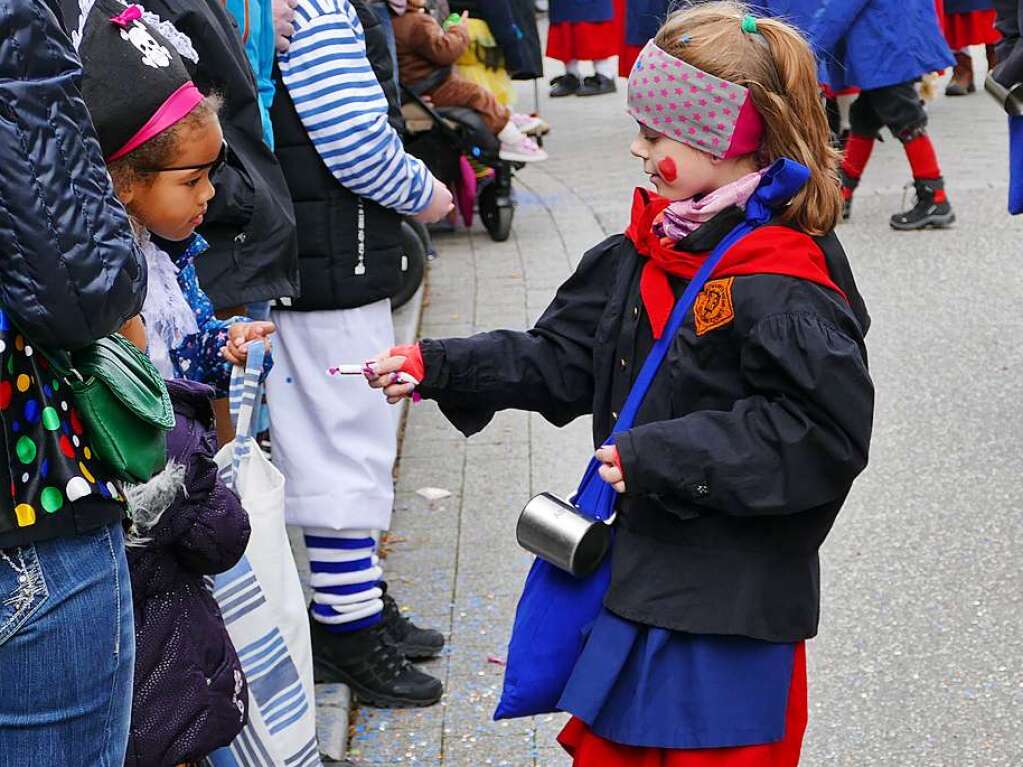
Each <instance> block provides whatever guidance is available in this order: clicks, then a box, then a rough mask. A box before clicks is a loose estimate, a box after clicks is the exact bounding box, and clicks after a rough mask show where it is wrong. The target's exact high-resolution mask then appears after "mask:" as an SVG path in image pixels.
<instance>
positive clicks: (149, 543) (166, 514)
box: [125, 381, 249, 767]
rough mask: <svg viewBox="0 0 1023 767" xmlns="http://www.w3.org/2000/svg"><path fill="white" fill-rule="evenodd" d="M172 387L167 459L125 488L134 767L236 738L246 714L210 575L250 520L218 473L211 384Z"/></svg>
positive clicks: (236, 551) (231, 558)
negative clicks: (207, 581)
mask: <svg viewBox="0 0 1023 767" xmlns="http://www.w3.org/2000/svg"><path fill="white" fill-rule="evenodd" d="M167 389H168V390H169V391H170V395H171V400H172V401H173V403H174V412H175V415H176V416H177V423H176V425H175V427H174V430H173V431H172V432H171V433H170V434H168V436H167V455H168V467H167V469H166V470H165V471H163V472H162V473H161V474H159V475H157V476H156V477H154V478H153V479H151V480H150V481H149V482H147V483H146V484H145V485H138V486H136V487H134V488H131V489H130V490H129V491H128V496H129V503H130V506H131V508H132V512H131V515H132V518H133V520H134V526H133V529H132V531H131V534H130V536H129V546H128V565H129V568H130V570H131V587H132V599H133V601H134V604H135V644H136V650H135V692H134V696H133V699H132V711H131V736H130V741H129V743H128V755H127V759H126V761H125V764H126V765H130V766H131V767H164V766H165V765H166V767H173V765H179V764H181V763H182V762H192V761H195V760H198V759H200V758H202V757H203V756H206V755H208V754H210V753H211V752H213V751H214V750H216V749H217V748H219V747H221V746H225V745H227V744H228V743H230V742H231V741H232V740H233V739H234V737H235V736H236V735H237V734H238V733H239V732H240V731H241V729H242V727H243V726H244V724H245V722H246V720H247V718H248V688H247V686H246V683H245V677H244V675H243V673H242V667H241V664H240V663H239V662H238V656H237V654H236V653H235V649H234V646H233V645H232V644H231V638H230V637H229V636H228V634H227V630H226V629H225V628H224V621H223V619H222V618H221V615H220V610H219V608H218V607H217V603H216V602H215V601H214V600H213V596H212V595H211V594H210V592H209V590H208V589H207V587H206V584H205V582H204V577H203V576H205V575H212V574H214V573H221V572H224V571H225V570H228V569H230V568H231V567H233V566H234V565H235V564H236V563H237V562H238V560H239V559H241V556H242V554H243V553H244V551H245V546H246V544H247V543H248V540H249V519H248V516H247V515H246V513H245V511H244V510H243V509H242V506H241V503H239V501H238V497H237V496H236V495H235V494H234V493H233V492H232V491H231V490H230V489H228V488H227V487H226V486H225V485H224V484H223V483H222V482H221V481H220V480H219V479H217V466H216V464H215V463H214V461H213V456H214V450H215V444H216V442H215V436H214V434H213V432H212V427H213V408H212V404H211V401H212V397H213V390H212V389H210V388H209V387H207V386H203V385H202V384H197V383H191V382H188V381H168V382H167ZM154 519H156V522H155V524H154V523H153V521H152V520H154Z"/></svg>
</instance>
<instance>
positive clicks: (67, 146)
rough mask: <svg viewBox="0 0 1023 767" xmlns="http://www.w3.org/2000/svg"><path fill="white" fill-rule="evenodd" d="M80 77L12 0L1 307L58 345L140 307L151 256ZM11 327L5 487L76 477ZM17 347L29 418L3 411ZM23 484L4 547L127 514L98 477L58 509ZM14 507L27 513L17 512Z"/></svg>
mask: <svg viewBox="0 0 1023 767" xmlns="http://www.w3.org/2000/svg"><path fill="white" fill-rule="evenodd" d="M80 76H81V64H80V62H79V61H78V57H77V55H76V54H75V51H74V47H73V46H72V45H71V41H70V40H69V39H68V36H67V35H66V33H65V31H64V28H63V26H62V23H61V20H60V19H59V18H58V16H56V15H55V14H54V10H53V9H52V8H51V6H50V5H48V4H46V3H43V2H38V1H37V0H6V2H4V4H3V13H2V14H0V158H2V159H0V163H2V166H3V167H2V170H0V309H2V310H3V312H4V313H5V314H6V315H7V316H8V317H9V318H10V319H11V320H13V323H14V326H16V327H17V328H18V329H20V330H21V331H23V332H24V334H25V336H26V337H27V338H28V340H29V342H30V345H31V344H34V345H36V346H37V347H42V348H44V349H49V350H54V351H56V350H59V349H77V348H81V347H83V346H87V345H88V344H90V343H92V342H93V341H96V340H98V339H100V338H102V337H104V336H107V335H109V334H110V333H112V332H114V331H115V330H117V329H118V328H119V327H120V326H121V325H122V324H123V323H124V321H125V320H127V319H128V318H129V317H132V316H133V315H135V314H137V313H138V312H139V310H140V309H141V307H142V302H143V300H144V299H145V284H146V283H145V280H146V269H145V263H146V262H145V258H144V257H143V255H142V253H141V251H140V250H139V249H138V246H137V244H136V242H135V240H134V237H133V235H132V231H131V227H130V225H129V223H128V217H127V215H126V214H125V212H124V209H123V208H122V207H121V204H120V203H119V202H118V201H117V199H116V198H115V197H114V192H113V189H112V187H111V183H110V177H109V176H108V175H107V170H106V165H105V164H104V162H103V155H102V152H101V151H100V147H99V142H98V141H97V140H96V137H95V133H94V131H93V128H92V120H91V119H90V118H89V112H88V110H87V109H86V107H85V103H84V102H83V101H82V98H81V94H80V92H79V90H78V84H79V79H80ZM14 326H10V327H6V328H0V342H2V343H0V361H2V362H3V364H4V372H2V373H0V388H2V389H3V392H4V393H3V394H2V396H0V405H3V407H2V408H0V410H3V411H4V412H2V413H0V424H2V427H3V428H2V430H0V451H2V455H4V456H10V458H5V459H4V461H3V463H2V469H0V487H4V488H7V487H10V486H11V477H12V475H16V476H17V480H18V482H19V483H22V478H23V477H25V476H26V475H27V476H28V477H29V479H28V482H29V483H35V482H36V481H37V480H38V479H39V478H40V477H41V476H42V475H43V474H47V473H48V472H47V471H44V470H43V464H44V463H46V462H47V461H49V462H50V464H49V466H50V467H51V469H54V470H53V476H55V477H63V478H64V479H69V478H71V477H72V476H74V475H78V474H79V473H80V472H79V468H78V467H79V461H81V460H83V459H84V456H82V455H75V453H76V452H79V451H80V450H81V448H80V447H73V446H71V444H70V439H71V438H70V436H68V435H64V437H65V439H66V440H67V441H68V444H67V445H65V446H64V450H63V451H62V450H61V449H60V448H59V446H58V440H59V438H60V434H59V433H58V432H57V431H48V430H45V429H43V428H42V427H41V426H39V418H38V414H39V413H40V412H41V411H42V410H43V406H55V407H57V408H59V407H60V403H59V402H58V401H57V398H55V396H54V395H55V392H54V391H53V390H52V387H51V388H50V389H49V390H47V389H46V387H47V386H49V382H48V381H47V379H46V377H44V376H43V375H42V373H44V372H45V370H44V368H45V362H41V361H40V359H41V358H40V356H39V355H38V354H34V355H31V356H26V355H24V354H23V352H22V351H21V350H18V349H16V340H17V335H18V333H17V332H16V331H15V329H14ZM15 354H17V355H18V362H17V364H19V365H23V366H25V367H24V375H25V376H26V377H28V378H30V380H31V386H30V387H29V388H28V389H27V390H26V391H25V392H20V391H19V392H18V393H19V394H23V395H24V396H25V397H29V398H31V400H32V402H33V403H34V405H31V406H29V407H32V408H34V410H33V411H32V412H33V413H35V414H36V416H35V417H34V418H33V417H30V416H31V415H32V413H29V412H28V411H25V410H22V411H21V412H18V413H15V412H13V411H12V410H10V409H8V406H9V405H10V402H11V400H10V398H9V397H7V393H9V392H10V387H11V386H12V385H13V384H15V383H16V380H15V377H14V376H12V375H10V373H9V370H11V369H13V366H14V364H15V361H14V360H13V356H14V355H15ZM8 365H11V367H10V368H8ZM22 404H24V405H26V406H28V405H27V402H26V403H22ZM59 412H67V411H63V410H60V411H59ZM22 419H23V422H21V423H19V421H20V420H22ZM27 430H31V431H32V435H31V438H32V439H33V441H34V446H35V447H34V449H33V450H32V451H31V455H32V456H33V459H32V460H30V461H28V462H25V461H24V460H22V459H23V458H26V457H28V456H29V453H28V452H26V451H24V450H23V451H18V453H19V457H18V458H15V453H16V450H15V443H16V442H17V441H19V440H21V439H22V437H26V436H29V435H28V434H26V431H27ZM36 431H38V433H36ZM75 438H76V439H78V440H79V445H81V444H83V443H84V440H82V439H79V435H77V434H76V435H75ZM69 452H70V453H71V454H72V455H73V456H74V457H72V456H69V455H68V453H69ZM53 462H59V463H60V466H59V467H56V466H55V464H54V463H53ZM12 464H13V465H12ZM12 470H13V471H12ZM103 487H104V489H105V488H106V486H105V483H103ZM21 489H22V488H21V487H20V485H19V487H18V488H17V492H15V493H14V494H13V497H12V494H10V493H4V497H3V499H0V549H2V548H6V547H9V546H13V545H16V544H21V543H28V542H31V541H37V540H44V539H46V538H55V537H60V536H65V535H73V534H75V533H76V532H80V531H83V530H88V529H92V528H95V527H97V526H100V525H104V524H109V523H111V522H113V521H115V520H116V519H118V518H119V517H120V515H121V505H120V504H118V503H115V502H113V501H111V500H109V496H110V493H109V492H106V495H105V496H104V495H103V494H101V493H100V490H99V485H98V484H97V483H90V485H89V489H90V492H89V494H88V495H85V496H84V497H78V498H76V499H75V500H74V501H73V502H67V501H66V499H65V497H64V495H63V494H62V495H61V497H60V507H59V508H57V509H53V507H54V506H55V505H57V502H56V498H55V497H54V496H53V494H52V492H51V493H50V495H49V497H48V501H47V503H46V504H45V505H47V506H49V507H50V508H49V509H46V511H45V512H44V511H43V509H42V508H41V505H40V504H38V503H36V502H35V501H32V502H31V504H30V505H33V510H32V511H31V513H30V512H29V511H28V510H27V509H26V508H25V507H24V505H23V504H24V503H25V502H26V498H25V497H23V495H22V493H21ZM64 489H65V487H62V488H60V490H61V491H63V490H64ZM76 495H77V493H76ZM14 499H17V500H14ZM19 505H21V514H20V515H18V514H16V513H15V507H16V506H19Z"/></svg>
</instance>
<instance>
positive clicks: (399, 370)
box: [366, 345, 425, 405]
mask: <svg viewBox="0 0 1023 767" xmlns="http://www.w3.org/2000/svg"><path fill="white" fill-rule="evenodd" d="M403 351H407V352H408V354H402V352H403ZM409 354H411V355H412V356H413V357H415V356H417V355H418V349H417V347H415V346H414V345H413V346H411V347H395V348H393V349H391V350H390V351H388V352H384V353H382V354H378V355H377V356H376V357H374V358H373V359H372V360H370V361H369V362H367V363H366V371H367V372H366V380H367V381H368V382H369V385H370V386H371V387H373V388H374V389H383V390H384V396H386V397H387V401H388V402H389V403H390V404H392V405H396V404H397V403H399V402H401V401H402V400H403V399H406V398H407V397H413V396H414V392H415V390H416V386H418V384H419V379H417V378H416V376H415V375H413V374H411V373H409V372H408V370H409V368H410V364H409V363H410V360H409ZM412 363H413V364H412V365H411V367H416V364H415V361H412ZM419 366H420V367H421V362H419ZM417 372H419V371H417ZM423 374H425V371H422V373H421V375H423Z"/></svg>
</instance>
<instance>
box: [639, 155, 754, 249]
mask: <svg viewBox="0 0 1023 767" xmlns="http://www.w3.org/2000/svg"><path fill="white" fill-rule="evenodd" d="M763 175H764V171H762V170H758V171H756V172H754V173H748V174H746V175H745V176H743V177H742V178H740V179H737V180H736V181H733V182H731V183H730V184H725V185H724V186H723V187H720V188H719V189H715V190H714V191H713V192H711V193H710V194H705V195H704V196H703V197H700V198H696V197H690V198H689V199H688V200H676V201H675V202H673V203H671V204H670V205H669V206H668V207H667V208H665V209H664V212H663V213H662V214H661V217H660V220H659V221H656V222H655V223H654V231H655V233H656V234H657V236H658V237H667V238H669V239H672V240H675V241H676V242H677V241H678V240H681V239H682V238H683V237H686V236H688V235H690V234H692V233H693V232H694V231H696V230H697V229H699V228H700V227H701V226H702V225H703V224H705V223H707V222H708V221H710V220H711V219H712V218H714V216H716V215H717V214H718V213H720V212H721V211H723V210H726V209H728V208H730V207H732V206H733V205H738V206H739V207H740V208H745V207H746V202H747V201H748V200H749V198H750V197H751V196H752V195H753V193H754V192H755V191H756V190H757V187H758V186H760V179H761V177H762V176H763Z"/></svg>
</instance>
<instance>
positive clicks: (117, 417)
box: [46, 334, 174, 483]
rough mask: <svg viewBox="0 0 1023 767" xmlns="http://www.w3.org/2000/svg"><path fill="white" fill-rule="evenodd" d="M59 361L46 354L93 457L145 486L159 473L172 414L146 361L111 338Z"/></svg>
mask: <svg viewBox="0 0 1023 767" xmlns="http://www.w3.org/2000/svg"><path fill="white" fill-rule="evenodd" d="M62 356H63V359H61V358H59V357H57V355H53V354H50V353H47V354H46V357H47V359H49V360H50V364H51V366H52V367H53V369H54V370H55V372H56V373H58V374H59V375H60V376H61V377H62V378H63V379H64V381H65V382H66V383H67V385H68V386H69V387H70V388H71V392H72V394H73V395H74V399H75V404H76V406H77V408H78V414H79V416H80V417H81V420H82V423H83V424H84V425H85V428H86V430H87V432H88V435H89V440H90V442H91V443H92V449H93V451H94V452H95V454H96V457H97V458H98V459H99V460H100V461H102V462H103V464H104V465H105V466H106V467H107V469H108V470H109V471H110V473H111V474H112V475H113V476H114V477H116V478H117V479H121V480H124V481H125V482H132V483H142V482H147V481H148V480H149V479H150V478H152V477H153V475H154V474H157V473H159V472H160V471H162V470H163V469H164V467H165V466H166V464H167V432H168V431H170V430H171V429H172V428H174V409H173V407H172V406H171V401H170V395H169V394H168V393H167V387H166V386H165V385H164V383H163V377H162V376H161V375H160V373H159V371H158V370H157V369H156V367H155V366H154V365H153V363H152V362H150V360H149V358H148V357H147V356H146V355H145V354H143V353H142V352H140V351H139V350H138V349H137V348H135V345H134V344H132V343H131V342H130V341H129V340H128V339H126V338H124V337H123V336H121V335H117V334H115V335H111V336H107V337H106V338H101V339H100V340H99V341H96V342H95V343H94V344H91V345H90V346H87V347H86V348H84V349H81V350H79V351H76V352H73V353H71V354H70V355H67V353H63V355H62Z"/></svg>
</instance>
